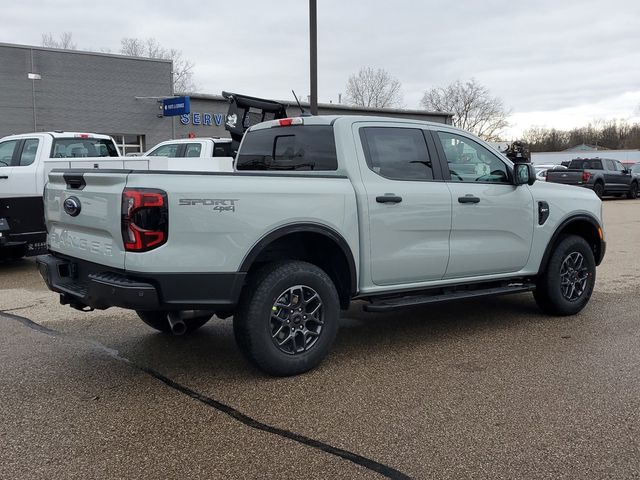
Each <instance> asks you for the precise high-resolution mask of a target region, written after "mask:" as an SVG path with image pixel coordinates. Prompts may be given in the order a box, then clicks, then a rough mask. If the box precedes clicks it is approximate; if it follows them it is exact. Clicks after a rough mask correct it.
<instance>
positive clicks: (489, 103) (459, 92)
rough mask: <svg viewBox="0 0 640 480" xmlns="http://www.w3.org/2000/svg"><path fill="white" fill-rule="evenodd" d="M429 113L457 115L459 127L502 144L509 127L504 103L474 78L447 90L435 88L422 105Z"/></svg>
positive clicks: (454, 122) (451, 86)
mask: <svg viewBox="0 0 640 480" xmlns="http://www.w3.org/2000/svg"><path fill="white" fill-rule="evenodd" d="M420 103H421V104H422V106H423V107H424V108H425V109H427V110H432V111H436V112H449V113H453V124H454V125H455V126H456V127H459V128H462V129H463V130H467V131H468V132H471V133H474V134H475V135H478V136H479V137H482V138H484V139H485V140H498V139H499V136H500V133H501V131H502V130H503V129H504V128H505V127H507V126H508V125H509V122H508V121H507V118H508V117H509V115H510V113H511V112H510V111H508V110H506V109H505V107H504V104H503V103H502V100H501V99H500V98H499V97H494V96H492V95H491V92H490V91H489V89H488V88H487V87H484V86H482V85H480V84H479V83H478V82H477V81H476V80H475V79H474V78H472V79H471V80H468V81H467V82H465V83H462V82H460V80H458V81H456V82H455V83H452V84H451V85H448V86H446V87H434V88H431V89H429V90H427V91H426V92H424V96H423V97H422V100H421V102H420Z"/></svg>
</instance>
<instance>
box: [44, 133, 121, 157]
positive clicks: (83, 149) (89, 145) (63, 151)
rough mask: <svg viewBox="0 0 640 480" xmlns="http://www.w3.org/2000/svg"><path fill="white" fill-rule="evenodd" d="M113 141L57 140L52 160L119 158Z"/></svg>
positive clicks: (95, 139)
mask: <svg viewBox="0 0 640 480" xmlns="http://www.w3.org/2000/svg"><path fill="white" fill-rule="evenodd" d="M118 156H119V155H118V150H117V149H116V146H115V145H114V144H113V141H111V140H110V139H107V138H56V139H54V140H53V146H52V147H51V158H82V157H118Z"/></svg>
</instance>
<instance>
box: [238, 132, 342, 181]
mask: <svg viewBox="0 0 640 480" xmlns="http://www.w3.org/2000/svg"><path fill="white" fill-rule="evenodd" d="M337 168H338V159H337V157H336V142H335V139H334V136H333V127H332V126H330V125H308V126H299V125H295V126H290V127H273V128H266V129H262V130H255V131H250V132H248V133H247V134H245V138H244V140H243V142H242V146H241V148H240V151H239V152H238V158H237V161H236V169H237V170H311V171H330V170H337Z"/></svg>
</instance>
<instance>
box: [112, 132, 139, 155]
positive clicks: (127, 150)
mask: <svg viewBox="0 0 640 480" xmlns="http://www.w3.org/2000/svg"><path fill="white" fill-rule="evenodd" d="M107 135H110V136H111V137H113V141H114V142H116V145H118V149H119V150H120V153H121V154H122V155H128V154H131V153H143V152H144V135H133V134H126V133H125V134H122V133H108V134H107Z"/></svg>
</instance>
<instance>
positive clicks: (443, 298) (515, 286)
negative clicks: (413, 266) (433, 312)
mask: <svg viewBox="0 0 640 480" xmlns="http://www.w3.org/2000/svg"><path fill="white" fill-rule="evenodd" d="M494 285H495V284H494ZM535 288H536V286H535V285H534V284H533V283H510V284H507V285H502V286H493V287H490V288H477V289H473V290H455V291H448V292H447V291H445V292H437V293H432V294H425V293H424V292H423V293H422V294H419V295H410V296H407V295H405V296H403V297H394V298H388V297H387V298H385V299H379V300H373V301H372V302H371V303H368V304H366V305H364V307H363V308H364V310H365V311H367V312H390V311H393V310H399V309H401V308H408V307H417V306H420V305H429V304H432V303H440V302H451V301H453V300H465V299H469V298H481V297H491V296H496V295H508V294H511V293H523V292H531V291H533V290H535Z"/></svg>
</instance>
